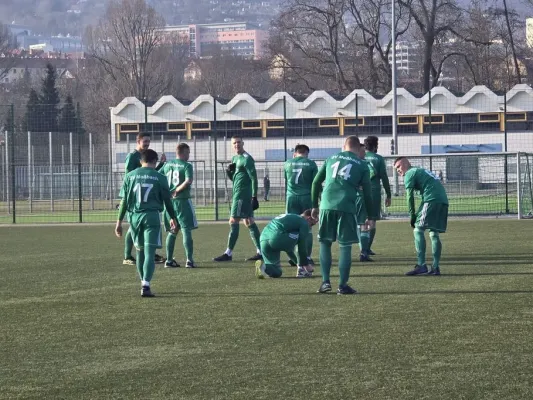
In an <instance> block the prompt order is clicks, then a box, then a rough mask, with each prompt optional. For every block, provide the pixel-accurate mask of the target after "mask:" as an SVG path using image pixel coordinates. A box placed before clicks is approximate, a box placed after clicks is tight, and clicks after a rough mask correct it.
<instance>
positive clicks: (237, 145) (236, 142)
mask: <svg viewBox="0 0 533 400" xmlns="http://www.w3.org/2000/svg"><path fill="white" fill-rule="evenodd" d="M231 145H232V146H233V150H235V153H237V154H242V153H244V141H243V140H242V137H240V136H233V137H232V138H231Z"/></svg>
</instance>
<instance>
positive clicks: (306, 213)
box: [300, 209, 318, 227]
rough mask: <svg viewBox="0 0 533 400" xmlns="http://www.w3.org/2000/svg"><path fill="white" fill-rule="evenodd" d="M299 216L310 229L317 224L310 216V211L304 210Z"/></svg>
mask: <svg viewBox="0 0 533 400" xmlns="http://www.w3.org/2000/svg"><path fill="white" fill-rule="evenodd" d="M300 216H301V217H302V218H304V219H305V220H306V221H307V223H308V224H309V226H310V227H311V226H314V225H316V224H317V223H318V220H317V219H315V218H313V216H312V214H311V209H309V210H305V211H304V212H303V213H301V214H300Z"/></svg>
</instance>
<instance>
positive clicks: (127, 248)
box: [124, 228, 133, 260]
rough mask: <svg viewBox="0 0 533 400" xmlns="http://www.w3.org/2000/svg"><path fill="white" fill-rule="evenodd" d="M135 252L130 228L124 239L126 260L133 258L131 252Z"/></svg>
mask: <svg viewBox="0 0 533 400" xmlns="http://www.w3.org/2000/svg"><path fill="white" fill-rule="evenodd" d="M132 250H133V238H132V237H131V231H130V230H129V228H128V231H127V232H126V236H125V237H124V260H125V259H126V258H128V257H131V251H132Z"/></svg>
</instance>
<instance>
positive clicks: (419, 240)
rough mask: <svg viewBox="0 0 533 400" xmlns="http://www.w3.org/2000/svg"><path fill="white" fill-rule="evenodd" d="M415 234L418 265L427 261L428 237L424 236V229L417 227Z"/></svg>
mask: <svg viewBox="0 0 533 400" xmlns="http://www.w3.org/2000/svg"><path fill="white" fill-rule="evenodd" d="M413 234H414V236H415V248H416V254H417V257H418V261H417V265H424V264H425V263H426V238H425V237H424V230H423V229H420V228H415V229H414V230H413Z"/></svg>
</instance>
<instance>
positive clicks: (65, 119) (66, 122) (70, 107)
mask: <svg viewBox="0 0 533 400" xmlns="http://www.w3.org/2000/svg"><path fill="white" fill-rule="evenodd" d="M77 128H78V116H77V115H76V108H75V107H74V102H73V101H72V96H71V95H68V96H67V99H66V100H65V105H64V106H63V108H62V109H61V118H60V119H59V130H60V131H61V132H76V129H77Z"/></svg>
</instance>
